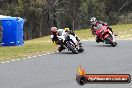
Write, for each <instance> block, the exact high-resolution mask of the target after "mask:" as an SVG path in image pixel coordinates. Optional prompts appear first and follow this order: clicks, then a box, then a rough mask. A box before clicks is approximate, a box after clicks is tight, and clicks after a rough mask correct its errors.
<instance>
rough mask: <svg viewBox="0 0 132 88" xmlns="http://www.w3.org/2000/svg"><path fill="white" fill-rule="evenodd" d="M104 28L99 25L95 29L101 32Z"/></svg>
mask: <svg viewBox="0 0 132 88" xmlns="http://www.w3.org/2000/svg"><path fill="white" fill-rule="evenodd" d="M102 26H103V25H102V24H99V25H98V26H97V27H95V29H96V30H99V29H101V28H102Z"/></svg>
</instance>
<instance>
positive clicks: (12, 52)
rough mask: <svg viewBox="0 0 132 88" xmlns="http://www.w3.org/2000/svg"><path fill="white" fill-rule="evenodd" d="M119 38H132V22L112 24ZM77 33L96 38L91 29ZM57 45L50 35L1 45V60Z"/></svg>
mask: <svg viewBox="0 0 132 88" xmlns="http://www.w3.org/2000/svg"><path fill="white" fill-rule="evenodd" d="M112 28H113V31H114V33H115V34H117V35H118V37H117V39H123V40H125V39H129V40H132V24H121V25H114V26H112ZM75 33H76V34H77V35H78V36H79V37H80V38H81V39H82V40H95V36H93V35H92V34H91V30H90V29H82V30H77V31H75ZM56 50H57V47H56V46H55V45H53V43H52V42H51V40H50V36H46V37H42V38H37V39H33V40H28V41H25V43H24V45H23V46H16V47H0V62H3V61H9V60H12V59H17V58H23V57H28V56H33V55H38V54H41V53H47V52H51V51H56Z"/></svg>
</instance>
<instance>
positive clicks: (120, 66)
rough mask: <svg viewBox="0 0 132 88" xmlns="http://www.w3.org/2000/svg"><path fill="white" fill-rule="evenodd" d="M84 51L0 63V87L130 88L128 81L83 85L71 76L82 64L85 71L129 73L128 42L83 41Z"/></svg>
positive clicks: (131, 51) (131, 63) (130, 55)
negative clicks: (111, 44) (99, 42)
mask: <svg viewBox="0 0 132 88" xmlns="http://www.w3.org/2000/svg"><path fill="white" fill-rule="evenodd" d="M83 46H84V49H85V52H84V53H80V54H72V53H70V52H67V51H63V52H62V53H54V54H50V55H46V56H42V57H36V58H32V59H27V60H21V61H15V62H10V63H5V64H0V88H132V83H129V84H86V85H84V86H80V85H78V84H77V83H76V80H75V77H76V73H77V68H78V66H79V65H82V66H83V67H84V68H85V69H86V71H87V73H94V74H96V73H99V74H101V73H104V74H107V73H109V74H120V73H123V74H130V75H132V41H118V46H117V47H110V46H109V45H104V44H102V43H101V44H97V43H96V42H95V41H93V42H92V41H91V42H83Z"/></svg>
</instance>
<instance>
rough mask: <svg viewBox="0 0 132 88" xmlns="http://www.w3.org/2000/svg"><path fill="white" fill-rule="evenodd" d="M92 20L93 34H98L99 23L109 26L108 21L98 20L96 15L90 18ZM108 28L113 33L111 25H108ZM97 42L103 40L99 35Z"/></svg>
mask: <svg viewBox="0 0 132 88" xmlns="http://www.w3.org/2000/svg"><path fill="white" fill-rule="evenodd" d="M90 22H91V31H92V34H93V35H96V28H97V26H98V25H102V26H104V25H105V26H107V23H105V22H102V21H97V20H96V18H95V17H92V18H91V19H90ZM107 28H108V29H109V30H110V31H111V32H112V33H113V31H112V28H111V27H109V26H108V27H107ZM96 42H97V43H99V42H102V40H101V39H100V37H99V36H98V35H97V36H96Z"/></svg>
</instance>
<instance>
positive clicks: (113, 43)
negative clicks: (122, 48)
mask: <svg viewBox="0 0 132 88" xmlns="http://www.w3.org/2000/svg"><path fill="white" fill-rule="evenodd" d="M105 40H106V41H108V42H109V43H110V44H111V45H112V46H113V47H115V46H116V45H117V43H116V42H113V41H112V40H111V39H110V38H109V37H107V38H106V39H105Z"/></svg>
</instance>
